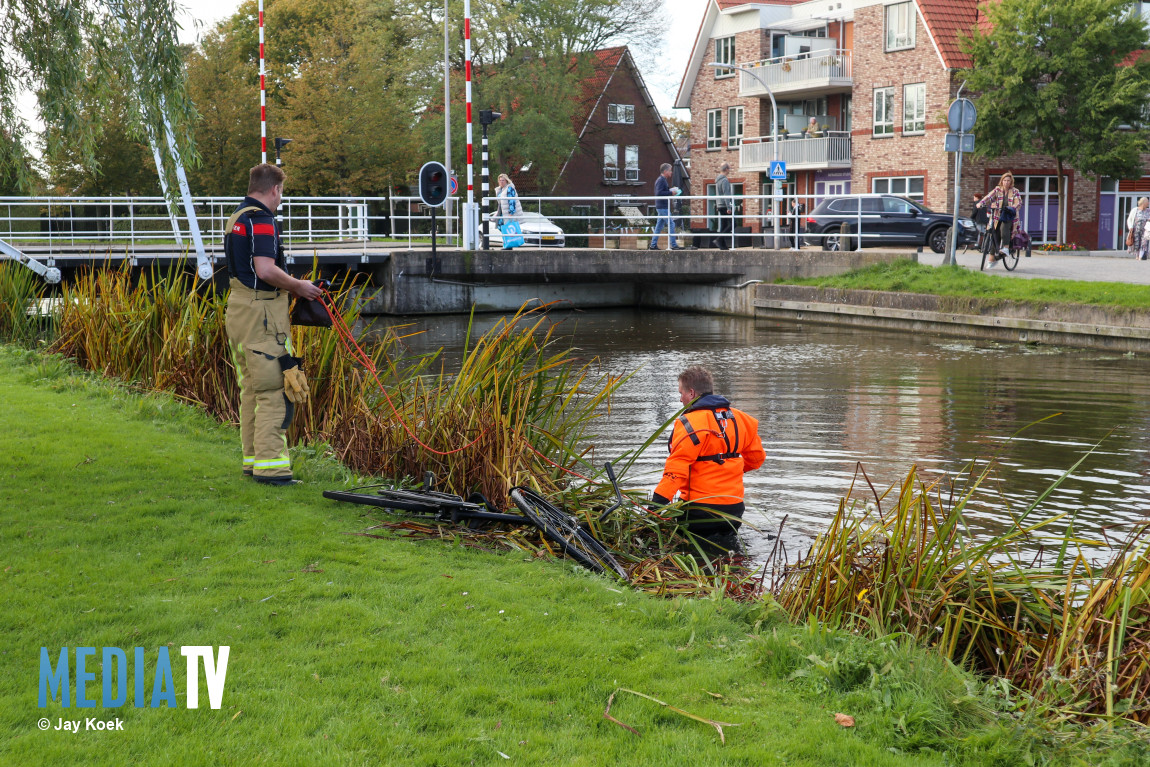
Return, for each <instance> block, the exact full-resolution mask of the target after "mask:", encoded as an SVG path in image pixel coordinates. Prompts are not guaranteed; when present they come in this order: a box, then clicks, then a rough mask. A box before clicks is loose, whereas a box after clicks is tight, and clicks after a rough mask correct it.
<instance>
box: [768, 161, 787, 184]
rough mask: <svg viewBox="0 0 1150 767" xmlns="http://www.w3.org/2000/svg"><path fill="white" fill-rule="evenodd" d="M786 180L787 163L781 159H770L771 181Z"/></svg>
mask: <svg viewBox="0 0 1150 767" xmlns="http://www.w3.org/2000/svg"><path fill="white" fill-rule="evenodd" d="M786 180H787V163H786V162H785V161H783V160H772V161H771V181H786Z"/></svg>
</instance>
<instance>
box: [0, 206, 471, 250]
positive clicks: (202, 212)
mask: <svg viewBox="0 0 1150 767" xmlns="http://www.w3.org/2000/svg"><path fill="white" fill-rule="evenodd" d="M241 199H242V198H240V197H196V198H194V203H195V207H196V219H197V221H198V223H199V227H200V231H201V232H202V233H203V236H204V242H205V244H206V245H207V246H208V247H209V249H218V248H219V247H220V243H221V242H222V236H223V227H224V224H225V223H226V222H227V220H228V217H229V216H231V214H232V211H234V210H235V209H236V206H237V205H238V204H239V203H240V201H241ZM461 207H462V206H461V204H460V203H459V202H458V201H456V202H454V203H453V204H452V205H451V208H452V211H451V215H452V218H453V221H452V225H451V227H450V231H451V232H452V234H451V235H450V236H447V235H446V234H445V230H447V229H448V227H447V226H446V224H445V222H444V211H443V210H442V209H441V210H440V211H438V212H437V218H438V222H439V223H438V228H439V231H440V241H441V242H446V243H449V244H451V243H453V242H455V241H457V240H458V237H459V235H458V233H459V231H460V228H459V227H460V209H461ZM172 213H174V214H175V230H173V225H172V215H170V213H169V209H168V206H167V204H166V202H165V200H164V198H162V197H49V196H41V197H0V240H5V241H7V242H11V243H13V244H17V245H32V246H41V247H47V249H48V251H49V252H51V251H52V250H53V248H55V247H59V248H68V249H76V248H78V247H84V246H92V247H93V248H101V247H109V246H115V247H117V248H118V247H123V248H124V249H125V250H128V251H132V250H136V249H139V248H142V247H154V246H170V247H177V246H184V247H187V244H188V236H189V234H188V233H189V229H188V218H187V215H186V213H185V212H184V209H183V207H182V206H180V207H176V208H173V209H172ZM278 213H279V217H280V220H281V227H282V230H283V235H284V244H285V246H286V247H287V248H289V249H290V248H293V247H299V246H303V245H309V244H319V243H343V244H348V243H362V244H364V245H365V246H366V245H367V244H368V243H393V244H397V245H400V246H406V247H408V248H411V247H414V246H415V245H418V244H420V243H426V242H429V241H430V238H431V212H430V210H429V209H427V208H426V206H424V205H423V204H422V202H420V200H419V198H418V197H409V196H398V195H396V196H392V197H284V198H283V202H282V203H281V204H280V208H279V211H278ZM177 230H178V231H177Z"/></svg>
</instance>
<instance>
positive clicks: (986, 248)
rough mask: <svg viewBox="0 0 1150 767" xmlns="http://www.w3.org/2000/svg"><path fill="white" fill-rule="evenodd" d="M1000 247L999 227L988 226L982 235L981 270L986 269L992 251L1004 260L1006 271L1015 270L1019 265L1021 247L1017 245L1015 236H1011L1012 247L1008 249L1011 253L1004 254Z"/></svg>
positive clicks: (979, 268)
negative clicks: (1000, 251)
mask: <svg viewBox="0 0 1150 767" xmlns="http://www.w3.org/2000/svg"><path fill="white" fill-rule="evenodd" d="M999 247H1000V246H999V237H998V227H992V228H988V229H987V230H986V234H985V235H983V237H982V264H981V265H980V266H979V267H978V270H979V271H986V264H987V258H988V257H989V256H990V254H991V253H995V254H998V259H999V260H1000V261H1002V265H1003V266H1005V267H1006V271H1008V272H1013V271H1014V269H1015V267H1017V266H1018V255H1019V252H1020V251H1021V248H1019V247H1017V246H1016V245H1015V243H1014V238H1013V237H1011V242H1010V247H1009V248H1008V249H1007V251H1008V253H1009V255H1005V256H1004V255H1002V254H1001V253H999V250H998V249H999Z"/></svg>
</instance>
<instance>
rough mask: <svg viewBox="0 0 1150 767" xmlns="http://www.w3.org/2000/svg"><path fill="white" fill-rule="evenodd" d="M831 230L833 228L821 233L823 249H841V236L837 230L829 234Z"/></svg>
mask: <svg viewBox="0 0 1150 767" xmlns="http://www.w3.org/2000/svg"><path fill="white" fill-rule="evenodd" d="M832 231H834V230H830V229H828V230H827V231H826V233H825V234H824V235H823V250H842V249H843V248H842V245H843V243H842V237H840V236H839V235H838V233H837V232H836V233H835V234H831V233H830V232H832Z"/></svg>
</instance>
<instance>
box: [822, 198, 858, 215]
mask: <svg viewBox="0 0 1150 767" xmlns="http://www.w3.org/2000/svg"><path fill="white" fill-rule="evenodd" d="M827 210H833V211H834V212H835V213H858V212H859V200H858V198H857V197H849V198H847V199H844V200H834V201H833V202H831V204H830V205H828V206H827Z"/></svg>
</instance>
